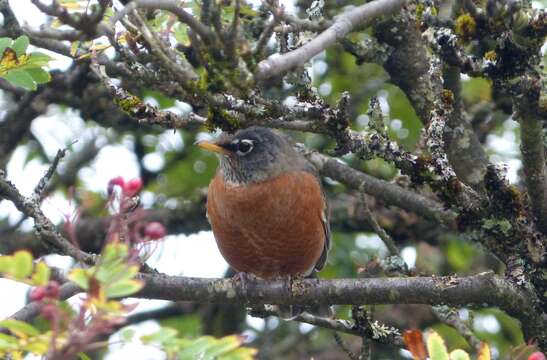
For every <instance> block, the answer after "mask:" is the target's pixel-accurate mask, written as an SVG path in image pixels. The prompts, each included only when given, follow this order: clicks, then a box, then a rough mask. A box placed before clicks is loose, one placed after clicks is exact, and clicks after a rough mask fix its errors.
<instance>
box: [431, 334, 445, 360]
mask: <svg viewBox="0 0 547 360" xmlns="http://www.w3.org/2000/svg"><path fill="white" fill-rule="evenodd" d="M427 351H428V353H429V358H430V359H431V360H448V351H447V350H446V346H445V344H444V340H443V338H442V337H441V336H440V335H439V334H438V333H436V332H435V331H431V332H430V333H429V334H428V336H427Z"/></svg>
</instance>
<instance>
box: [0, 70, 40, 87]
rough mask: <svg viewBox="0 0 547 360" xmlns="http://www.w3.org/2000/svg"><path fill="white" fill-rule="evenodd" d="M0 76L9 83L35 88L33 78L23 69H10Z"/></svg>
mask: <svg viewBox="0 0 547 360" xmlns="http://www.w3.org/2000/svg"><path fill="white" fill-rule="evenodd" d="M2 77H3V78H4V79H6V80H7V81H9V82H10V83H11V84H13V85H15V86H19V87H22V88H23V89H25V90H36V83H35V82H34V79H32V76H30V74H29V73H27V72H26V71H24V70H20V69H16V70H11V71H9V72H8V73H7V74H5V75H4V76H2Z"/></svg>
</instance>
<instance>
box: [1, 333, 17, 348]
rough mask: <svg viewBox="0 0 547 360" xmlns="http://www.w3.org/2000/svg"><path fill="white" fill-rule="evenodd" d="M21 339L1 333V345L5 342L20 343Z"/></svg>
mask: <svg viewBox="0 0 547 360" xmlns="http://www.w3.org/2000/svg"><path fill="white" fill-rule="evenodd" d="M18 343H19V340H18V339H17V338H16V337H15V336H11V335H7V334H3V333H0V347H2V346H3V345H4V344H18Z"/></svg>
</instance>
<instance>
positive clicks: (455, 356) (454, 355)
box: [450, 349, 470, 360]
mask: <svg viewBox="0 0 547 360" xmlns="http://www.w3.org/2000/svg"><path fill="white" fill-rule="evenodd" d="M450 360H470V358H469V354H467V353H466V352H465V351H463V350H462V349H456V350H454V351H452V352H451V353H450Z"/></svg>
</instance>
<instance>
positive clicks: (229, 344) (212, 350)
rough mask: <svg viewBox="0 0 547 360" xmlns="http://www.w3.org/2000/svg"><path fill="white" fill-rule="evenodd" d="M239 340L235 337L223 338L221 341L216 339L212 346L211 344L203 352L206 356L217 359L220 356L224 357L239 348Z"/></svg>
mask: <svg viewBox="0 0 547 360" xmlns="http://www.w3.org/2000/svg"><path fill="white" fill-rule="evenodd" d="M241 343H242V341H241V338H240V337H238V336H235V335H231V336H225V337H223V338H221V339H217V340H216V341H215V342H214V344H211V346H209V347H208V348H207V350H206V352H205V354H206V355H207V356H210V357H212V358H213V359H214V358H218V357H219V356H220V355H224V354H226V353H228V352H230V351H232V350H235V349H237V348H238V347H239V346H241Z"/></svg>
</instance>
